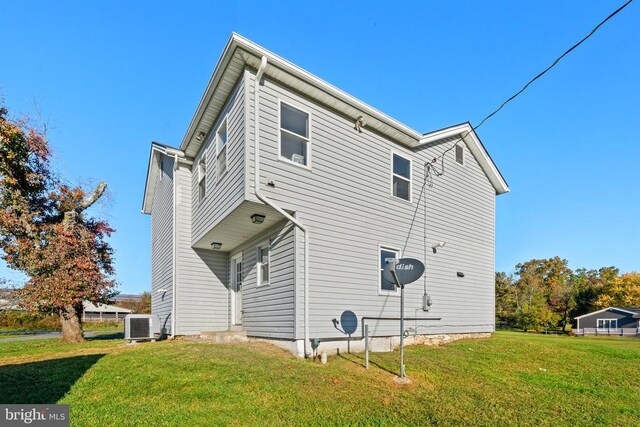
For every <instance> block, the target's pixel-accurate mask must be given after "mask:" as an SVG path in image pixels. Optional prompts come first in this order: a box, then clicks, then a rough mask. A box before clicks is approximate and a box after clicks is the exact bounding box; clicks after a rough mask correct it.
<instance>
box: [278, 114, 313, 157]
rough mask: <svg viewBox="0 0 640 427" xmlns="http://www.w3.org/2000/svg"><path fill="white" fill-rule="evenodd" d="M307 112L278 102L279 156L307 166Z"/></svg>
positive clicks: (308, 151) (308, 152) (308, 150)
mask: <svg viewBox="0 0 640 427" xmlns="http://www.w3.org/2000/svg"><path fill="white" fill-rule="evenodd" d="M309 145H310V141H309V113H306V112H304V111H302V110H300V109H298V108H295V107H292V106H291V105H288V104H285V103H284V102H281V103H280V157H281V158H283V159H286V160H288V161H290V162H293V163H296V164H299V165H302V166H309V157H310V156H309V154H310V148H311V147H310V146H309Z"/></svg>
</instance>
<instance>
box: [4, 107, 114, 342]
mask: <svg viewBox="0 0 640 427" xmlns="http://www.w3.org/2000/svg"><path fill="white" fill-rule="evenodd" d="M49 156H50V149H49V145H48V142H47V139H46V136H45V134H44V132H41V131H38V130H37V129H35V128H34V127H33V126H31V125H30V124H29V122H28V121H27V120H24V119H17V120H16V119H11V118H9V116H8V111H7V109H6V108H5V107H4V106H2V107H0V208H1V209H0V250H1V251H2V258H3V259H4V260H5V261H6V263H7V264H8V266H9V267H10V268H13V269H15V270H18V271H21V272H23V273H25V274H26V275H27V276H28V277H29V279H28V282H27V283H26V284H25V286H24V287H23V288H22V289H21V290H19V292H18V295H19V298H20V301H21V304H22V305H23V306H24V307H25V308H27V309H29V310H30V311H32V312H39V313H43V314H51V313H55V314H57V315H58V316H59V318H60V323H61V326H62V341H63V342H81V341H83V340H84V336H83V331H82V322H81V319H82V303H83V301H90V302H93V303H96V304H100V303H106V302H108V300H109V299H110V298H111V297H112V296H113V295H114V292H113V289H114V287H115V282H114V280H113V279H112V278H111V276H112V274H113V272H114V270H113V251H112V249H111V247H110V246H109V244H108V243H107V241H106V238H107V237H109V236H110V235H111V233H113V231H114V230H113V229H112V228H111V227H110V226H109V224H108V223H107V222H106V221H103V220H99V219H96V218H93V217H91V216H89V215H87V209H89V208H90V207H91V206H92V205H93V204H94V203H95V202H96V201H97V200H98V199H99V198H100V197H101V196H102V194H103V193H104V191H105V188H106V185H105V184H104V183H100V184H99V185H98V186H97V188H95V189H94V190H93V191H90V192H87V191H85V190H84V189H82V188H81V187H77V186H73V187H72V186H68V185H65V184H63V183H62V182H61V181H60V180H59V179H57V178H56V176H55V175H54V174H53V173H52V171H51V167H50V163H49Z"/></svg>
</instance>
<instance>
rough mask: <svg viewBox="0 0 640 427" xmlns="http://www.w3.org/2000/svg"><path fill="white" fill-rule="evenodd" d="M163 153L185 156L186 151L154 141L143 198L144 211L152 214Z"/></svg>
mask: <svg viewBox="0 0 640 427" xmlns="http://www.w3.org/2000/svg"><path fill="white" fill-rule="evenodd" d="M162 155H170V156H178V157H184V153H183V152H182V151H180V150H178V149H177V148H173V147H170V146H168V145H165V144H161V143H159V142H155V141H153V142H152V143H151V151H150V152H149V166H148V167H147V180H146V182H145V185H144V197H143V199H142V213H146V214H150V213H151V205H152V204H153V195H154V194H155V193H156V186H157V184H158V179H157V177H158V173H160V165H161V159H162Z"/></svg>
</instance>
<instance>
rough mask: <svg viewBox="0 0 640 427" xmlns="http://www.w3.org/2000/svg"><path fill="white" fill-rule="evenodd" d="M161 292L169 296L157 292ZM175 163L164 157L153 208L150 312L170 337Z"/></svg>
mask: <svg viewBox="0 0 640 427" xmlns="http://www.w3.org/2000/svg"><path fill="white" fill-rule="evenodd" d="M160 289H164V290H166V292H164V293H161V292H158V291H159V290H160ZM172 298H173V159H171V158H168V157H164V159H163V161H162V168H161V171H160V174H159V176H158V183H157V187H156V192H155V196H154V198H153V205H152V207H151V311H152V313H154V314H157V315H158V316H159V317H160V322H161V324H162V325H163V327H164V328H165V331H166V333H168V334H170V333H171V309H172V305H173V299H172Z"/></svg>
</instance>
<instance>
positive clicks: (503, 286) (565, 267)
mask: <svg viewBox="0 0 640 427" xmlns="http://www.w3.org/2000/svg"><path fill="white" fill-rule="evenodd" d="M606 307H640V273H626V274H620V272H619V270H618V269H617V268H615V267H603V268H600V269H598V270H587V269H585V268H579V269H576V270H572V269H570V268H569V263H568V261H567V260H566V259H562V258H560V257H553V258H548V259H532V260H530V261H527V262H523V263H520V264H518V265H516V271H515V274H514V275H507V274H506V273H496V318H497V320H498V321H499V322H505V323H508V324H510V325H511V326H515V327H517V328H520V329H523V330H525V331H526V330H541V329H554V328H559V329H562V330H564V329H566V327H567V326H568V325H569V324H570V323H571V321H572V320H573V319H574V318H575V317H576V316H580V315H582V314H586V313H589V312H591V311H595V310H598V309H601V308H606Z"/></svg>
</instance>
